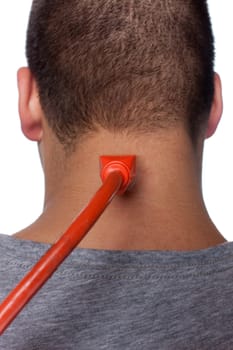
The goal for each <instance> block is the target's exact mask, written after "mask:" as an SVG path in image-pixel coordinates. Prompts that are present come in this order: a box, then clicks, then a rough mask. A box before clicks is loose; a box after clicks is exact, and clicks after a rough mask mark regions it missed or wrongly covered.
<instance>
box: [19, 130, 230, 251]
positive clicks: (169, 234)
mask: <svg viewBox="0 0 233 350" xmlns="http://www.w3.org/2000/svg"><path fill="white" fill-rule="evenodd" d="M166 134H167V135H166V136H164V135H163V136H162V135H159V134H158V135H157V134H152V135H147V136H145V135H144V136H139V137H137V138H135V137H134V138H133V137H131V136H127V135H119V134H117V135H114V134H110V133H107V132H101V133H99V134H96V135H93V136H92V137H89V138H88V139H87V140H86V141H84V142H83V143H82V145H81V146H80V147H79V149H78V151H77V152H75V153H73V154H72V155H71V156H70V157H69V159H63V160H62V159H60V157H57V160H58V161H51V159H50V160H47V162H46V161H45V174H46V194H45V205H44V212H43V214H42V215H41V217H40V218H39V219H38V220H37V221H36V222H35V223H34V224H33V225H32V226H30V227H29V228H27V229H25V230H23V231H22V232H20V233H18V234H17V235H16V236H17V237H18V238H24V239H31V240H34V241H38V242H46V243H54V242H55V241H56V240H57V239H58V238H59V237H60V235H61V234H62V233H63V232H64V231H65V230H66V229H67V227H68V226H69V225H70V223H71V222H72V221H73V219H74V217H75V216H76V215H77V213H78V212H80V211H81V210H82V209H83V207H84V206H86V204H87V203H88V201H89V200H90V198H91V197H92V196H93V194H94V193H95V192H96V190H97V189H98V188H99V187H100V185H101V180H100V177H99V156H100V155H124V154H135V155H137V182H136V184H135V186H134V188H133V190H132V192H131V193H130V195H128V196H125V197H117V198H115V199H114V201H113V202H112V203H111V205H110V206H109V207H108V209H107V210H106V211H105V213H104V214H103V215H102V217H101V218H100V219H99V221H98V222H97V223H96V224H95V226H94V227H93V228H92V230H91V231H90V232H89V233H88V235H87V236H86V237H85V238H84V240H83V241H82V242H81V244H80V245H79V247H80V248H93V249H111V250H196V249H204V248H207V247H210V246H214V245H218V244H221V243H223V242H225V239H224V238H223V237H222V236H221V234H220V233H219V232H218V231H217V229H216V227H215V226H214V224H213V223H212V221H211V220H210V218H209V215H208V213H207V210H206V208H205V205H204V201H203V197H202V191H201V174H200V168H201V157H202V155H201V154H200V153H201V152H199V153H198V152H197V150H196V151H195V150H194V149H193V146H192V144H191V142H190V141H189V139H188V137H187V136H186V134H185V133H184V132H182V131H179V130H175V131H172V132H171V133H167V132H166ZM56 163H57V164H56ZM46 164H47V167H46ZM60 164H65V166H64V167H63V168H62V169H61V166H60Z"/></svg>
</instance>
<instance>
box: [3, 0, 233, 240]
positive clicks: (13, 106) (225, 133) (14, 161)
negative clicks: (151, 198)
mask: <svg viewBox="0 0 233 350" xmlns="http://www.w3.org/2000/svg"><path fill="white" fill-rule="evenodd" d="M30 5H31V0H23V1H18V0H13V1H1V2H0V43H1V56H0V159H1V172H0V180H1V181H0V232H1V233H7V234H11V233H14V232H16V231H18V230H20V229H22V228H23V227H25V226H27V225H29V224H30V223H32V222H33V221H34V220H35V219H36V218H37V217H38V215H40V213H41V211H42V207H43V174H42V170H41V166H40V161H39V157H38V154H37V145H36V144H33V143H32V142H30V141H27V140H26V139H25V138H24V136H23V135H22V134H21V131H20V124H19V120H18V112H17V87H16V71H17V69H18V67H20V66H23V65H25V64H26V61H25V55H24V46H25V45H24V43H25V34H26V27H27V20H28V14H29V9H30ZM209 6H210V12H211V16H212V21H213V28H214V33H215V38H216V53H217V57H216V71H218V72H219V73H220V75H221V77H222V82H223V96H224V102H225V109H224V114H223V119H222V122H221V125H220V126H219V129H218V132H217V134H216V135H215V136H214V137H213V138H211V139H210V140H208V141H207V142H206V148H205V157H204V171H203V188H204V196H205V200H206V205H207V208H208V210H209V213H210V215H211V217H212V218H213V220H214V222H215V224H216V226H217V227H218V228H219V230H220V231H221V232H222V233H223V235H224V236H225V238H226V239H228V240H233V220H232V217H233V215H232V201H233V184H232V179H233V166H232V150H233V137H232V130H233V107H232V99H233V94H232V78H233V68H232V65H233V43H232V37H231V34H232V31H233V22H232V10H233V4H232V1H231V0H221V1H220V0H209Z"/></svg>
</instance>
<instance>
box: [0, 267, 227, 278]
mask: <svg viewBox="0 0 233 350" xmlns="http://www.w3.org/2000/svg"><path fill="white" fill-rule="evenodd" d="M9 264H10V263H9ZM9 264H8V263H6V265H9ZM15 265H17V266H18V267H21V268H28V267H29V268H30V266H28V265H27V266H25V265H23V264H15ZM232 267H233V266H230V267H229V266H227V267H226V268H222V269H218V270H215V271H214V270H211V271H207V272H205V271H202V272H200V271H199V272H198V273H194V272H189V271H186V272H181V273H177V272H176V273H175V274H174V272H168V273H167V274H166V275H164V274H163V273H161V271H159V274H158V275H156V276H155V273H156V272H150V273H148V272H147V274H146V273H145V275H141V274H140V275H138V274H134V273H133V272H132V273H128V274H124V273H123V272H110V271H109V272H108V273H98V272H94V273H85V272H82V271H68V270H65V271H61V270H60V271H59V270H58V271H56V272H55V273H57V276H58V277H62V276H66V277H72V276H76V277H79V278H82V279H88V280H90V279H106V280H123V279H126V280H137V279H146V280H163V279H164V280H166V279H174V278H181V277H200V276H209V275H213V274H217V273H221V272H225V271H228V270H230V269H232ZM26 273H27V272H26Z"/></svg>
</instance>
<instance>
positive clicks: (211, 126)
mask: <svg viewBox="0 0 233 350" xmlns="http://www.w3.org/2000/svg"><path fill="white" fill-rule="evenodd" d="M222 112H223V100H222V84H221V79H220V76H219V75H218V74H217V73H215V76H214V99H213V103H212V107H211V111H210V115H209V120H208V125H207V131H206V138H209V137H211V136H212V135H213V134H214V133H215V131H216V129H217V127H218V124H219V122H220V120H221V117H222Z"/></svg>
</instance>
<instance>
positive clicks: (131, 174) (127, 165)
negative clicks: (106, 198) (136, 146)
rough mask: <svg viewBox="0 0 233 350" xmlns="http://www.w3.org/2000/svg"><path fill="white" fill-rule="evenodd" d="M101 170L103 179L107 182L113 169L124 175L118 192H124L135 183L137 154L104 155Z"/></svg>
mask: <svg viewBox="0 0 233 350" xmlns="http://www.w3.org/2000/svg"><path fill="white" fill-rule="evenodd" d="M100 170H101V173H100V175H101V178H102V181H103V182H105V180H106V179H107V177H108V175H109V174H110V173H111V172H113V171H119V172H120V173H121V175H122V185H121V187H120V189H119V191H118V193H117V194H119V195H122V194H124V193H125V192H126V191H127V190H128V188H129V187H130V186H131V185H132V184H133V183H134V180H135V175H136V156H102V157H100Z"/></svg>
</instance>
